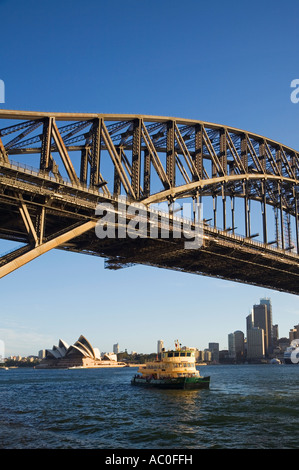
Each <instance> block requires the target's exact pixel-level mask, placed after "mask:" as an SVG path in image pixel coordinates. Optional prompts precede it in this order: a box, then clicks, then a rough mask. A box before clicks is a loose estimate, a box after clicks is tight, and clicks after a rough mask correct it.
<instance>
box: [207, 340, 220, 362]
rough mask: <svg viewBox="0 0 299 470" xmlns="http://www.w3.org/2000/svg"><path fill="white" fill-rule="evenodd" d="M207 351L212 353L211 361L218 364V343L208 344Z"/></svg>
mask: <svg viewBox="0 0 299 470" xmlns="http://www.w3.org/2000/svg"><path fill="white" fill-rule="evenodd" d="M209 350H210V351H211V353H212V361H215V362H219V343H209Z"/></svg>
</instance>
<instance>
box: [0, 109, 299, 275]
mask: <svg viewBox="0 0 299 470" xmlns="http://www.w3.org/2000/svg"><path fill="white" fill-rule="evenodd" d="M28 165H30V167H29V166H28ZM0 170H1V191H2V193H1V194H2V206H1V214H0V215H1V216H2V217H1V220H2V227H1V226H0V236H1V237H2V238H8V239H13V240H17V241H20V242H22V243H27V245H28V247H31V248H32V247H34V249H35V251H36V253H37V252H39V251H41V247H42V246H44V243H48V245H47V246H48V247H49V246H53V247H56V246H59V247H63V248H64V249H74V250H78V251H82V250H83V249H81V248H80V246H79V245H78V243H75V242H74V243H73V245H72V241H71V240H73V238H72V233H75V234H76V237H77V238H76V237H75V238H76V240H77V239H78V237H79V239H80V240H81V245H82V246H83V245H84V243H85V245H84V247H85V248H84V250H86V252H91V253H93V254H94V252H96V248H95V245H94V244H90V243H89V242H87V241H86V240H85V242H84V243H83V241H82V240H83V238H84V233H85V232H84V229H82V230H81V229H80V223H82V226H83V223H84V224H85V227H86V230H87V232H88V230H90V229H88V227H90V226H94V212H93V214H92V211H94V208H95V205H96V203H97V202H98V201H100V200H108V201H115V199H116V198H117V197H118V196H119V195H122V196H125V197H127V199H128V201H140V202H142V203H143V204H145V205H147V206H148V207H151V206H152V205H153V204H156V203H159V202H162V201H167V202H168V204H169V212H170V215H171V210H172V209H171V207H172V204H173V202H174V201H179V200H180V199H182V200H186V199H190V201H197V202H198V201H201V202H202V203H203V206H204V211H205V208H206V211H207V214H206V215H204V217H205V223H206V227H207V230H210V231H211V233H212V231H214V232H213V233H216V232H215V230H218V232H219V233H220V231H221V232H222V235H223V236H224V234H227V236H229V235H234V234H235V225H234V222H232V223H231V225H230V226H229V224H228V220H227V219H228V213H229V212H231V215H232V218H233V220H234V221H237V219H238V221H241V219H242V227H244V228H243V229H242V230H243V232H242V233H239V234H238V235H241V237H243V239H244V241H246V240H247V242H248V243H249V241H250V240H252V239H253V238H254V237H255V235H256V234H255V233H254V232H253V231H252V229H251V223H252V218H251V215H252V214H251V212H252V211H251V209H250V208H251V203H253V204H259V205H260V209H259V211H260V217H261V221H262V234H261V236H260V239H259V242H260V243H262V244H263V249H264V250H271V249H273V248H276V249H277V250H278V251H279V252H280V255H282V254H283V255H284V256H288V255H289V256H292V257H296V256H298V254H299V235H298V175H299V153H298V152H297V151H296V150H294V149H292V148H290V147H288V146H285V145H283V144H281V143H279V142H277V141H275V140H273V139H269V138H267V137H264V136H261V135H258V134H254V133H251V132H248V131H245V130H242V129H237V128H233V127H230V126H226V125H220V124H214V123H208V122H205V121H199V120H188V119H181V118H174V117H165V116H148V115H129V114H126V115H124V114H122V115H119V114H95V113H94V114H84V113H75V114H73V113H45V112H26V111H10V110H0ZM76 198H77V199H76ZM235 200H238V201H242V210H241V208H240V207H239V209H238V213H237V211H236V210H235ZM76 201H77V202H78V201H79V202H78V204H77V203H76ZM207 201H208V203H207ZM217 201H218V205H217ZM219 201H220V202H219ZM256 207H257V206H256ZM268 207H270V208H272V209H273V214H272V216H271V217H270V215H269V211H268V210H267V208H268ZM219 212H220V213H221V217H218V213H219ZM254 212H255V211H254ZM17 214H18V217H19V219H18V220H17V217H16V215H17ZM58 214H59V216H58ZM62 214H65V220H63V215H62ZM254 215H255V214H254ZM220 219H221V227H218V225H217V222H218V220H220ZM270 219H271V224H272V225H271V226H270ZM65 221H68V223H66V222H65ZM90 221H93V223H92V224H88V222H90ZM64 222H65V223H64ZM236 225H239V226H241V224H240V223H238V224H236ZM73 229H74V232H72V231H73ZM66 233H68V235H67V236H66V235H65V234H66ZM78 234H79V235H78ZM73 237H74V236H73ZM57 240H59V243H58V242H57ZM61 240H62V241H61ZM50 241H51V243H49V242H50ZM55 241H56V242H57V243H58V245H56V244H55ZM60 241H61V244H60ZM247 242H246V243H247ZM251 246H253V245H251ZM87 247H89V249H88V248H87ZM84 250H83V251H84ZM21 251H22V250H21ZM23 251H24V248H23ZM29 252H30V250H29ZM12 258H14V255H12V256H11V255H10V258H9V259H10V260H11V261H12ZM27 258H30V255H28V253H27ZM292 259H293V258H292ZM2 263H4V264H5V259H3V260H2ZM0 269H1V267H0ZM296 279H297V278H296Z"/></svg>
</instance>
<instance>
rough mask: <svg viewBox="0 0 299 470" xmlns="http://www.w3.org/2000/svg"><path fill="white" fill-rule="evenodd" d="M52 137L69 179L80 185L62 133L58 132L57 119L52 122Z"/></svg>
mask: <svg viewBox="0 0 299 470" xmlns="http://www.w3.org/2000/svg"><path fill="white" fill-rule="evenodd" d="M52 136H53V138H54V142H55V144H56V147H57V150H58V152H59V154H60V157H61V159H62V161H63V164H64V167H65V169H66V172H67V174H68V177H69V178H70V180H71V182H72V183H73V184H79V178H78V176H77V174H76V171H75V169H74V167H73V164H72V161H71V159H70V157H69V154H68V151H67V149H66V147H65V145H64V142H63V139H62V137H61V135H60V132H59V130H58V127H57V124H56V122H55V119H54V118H53V121H52Z"/></svg>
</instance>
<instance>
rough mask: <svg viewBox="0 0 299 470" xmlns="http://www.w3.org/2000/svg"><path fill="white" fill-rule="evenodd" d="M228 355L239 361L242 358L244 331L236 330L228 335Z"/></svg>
mask: <svg viewBox="0 0 299 470" xmlns="http://www.w3.org/2000/svg"><path fill="white" fill-rule="evenodd" d="M228 355H229V357H230V358H231V359H235V360H236V361H238V362H240V361H243V359H244V333H243V331H240V330H237V331H235V332H234V333H230V334H229V335H228Z"/></svg>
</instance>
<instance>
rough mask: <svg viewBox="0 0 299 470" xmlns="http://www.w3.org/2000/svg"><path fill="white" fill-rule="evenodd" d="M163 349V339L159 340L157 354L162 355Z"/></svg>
mask: <svg viewBox="0 0 299 470" xmlns="http://www.w3.org/2000/svg"><path fill="white" fill-rule="evenodd" d="M163 348H164V341H163V340H162V339H159V340H158V343H157V353H158V354H160V353H161V352H162V349H163Z"/></svg>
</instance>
